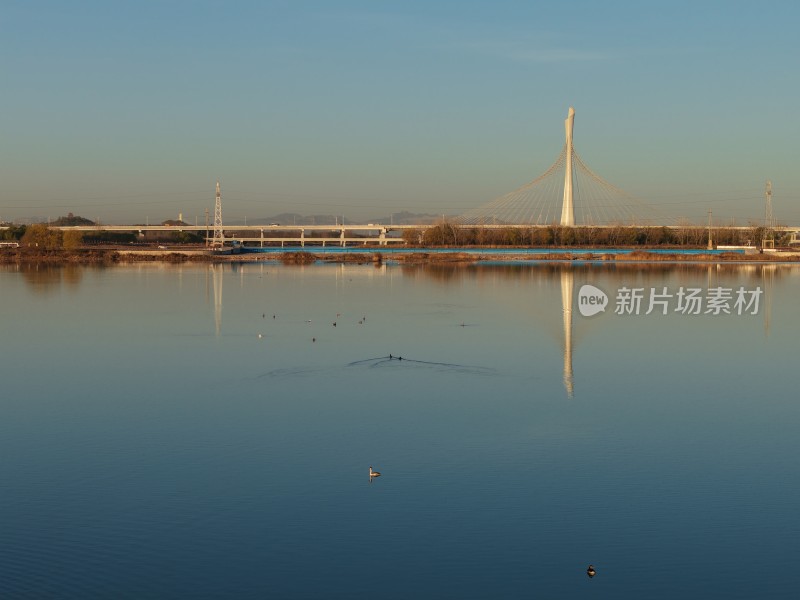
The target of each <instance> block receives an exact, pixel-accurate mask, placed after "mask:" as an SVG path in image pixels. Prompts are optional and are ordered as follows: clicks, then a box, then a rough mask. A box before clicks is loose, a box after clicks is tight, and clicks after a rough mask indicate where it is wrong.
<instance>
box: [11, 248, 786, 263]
mask: <svg viewBox="0 0 800 600" xmlns="http://www.w3.org/2000/svg"><path fill="white" fill-rule="evenodd" d="M498 260H502V261H560V262H563V261H575V260H578V261H612V262H686V261H692V262H800V252H785V251H784V252H775V251H767V252H763V253H758V252H747V253H746V252H743V251H738V252H733V251H719V250H718V251H715V252H713V253H711V252H707V251H705V250H703V249H700V248H695V249H688V248H681V249H677V248H676V249H661V248H659V249H641V248H625V247H620V248H552V249H546V248H542V249H531V248H504V249H497V248H463V249H452V250H451V249H448V248H413V249H412V248H408V249H396V248H393V249H389V250H387V249H383V248H369V249H367V248H364V249H361V248H358V249H355V248H353V249H349V251H348V252H342V251H336V252H333V251H331V250H330V249H320V248H313V249H312V248H305V249H302V250H300V249H293V250H289V249H287V250H285V251H284V250H283V249H281V250H278V249H276V250H275V251H272V252H263V253H262V252H254V253H243V254H234V255H218V254H213V255H212V254H209V253H208V252H206V251H205V250H203V249H198V248H159V249H146V250H131V249H127V248H104V249H88V250H50V251H44V252H37V251H32V250H30V249H24V248H5V249H2V250H0V264H22V263H25V264H29V263H44V264H115V263H129V262H154V261H158V262H170V263H181V262H260V261H280V262H283V263H285V264H308V263H313V262H334V263H358V264H364V263H378V264H380V263H383V262H386V261H391V262H394V263H402V264H421V263H465V262H487V261H498Z"/></svg>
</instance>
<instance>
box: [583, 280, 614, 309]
mask: <svg viewBox="0 0 800 600" xmlns="http://www.w3.org/2000/svg"><path fill="white" fill-rule="evenodd" d="M606 306H608V296H606V293H605V292H604V291H603V290H601V289H600V288H596V287H594V286H593V285H589V284H588V283H587V284H585V285H582V286H581V289H580V291H579V292H578V310H579V311H580V312H581V314H582V315H583V316H584V317H591V316H593V315H596V314H597V313H599V312H605V310H606Z"/></svg>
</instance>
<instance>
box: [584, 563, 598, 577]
mask: <svg viewBox="0 0 800 600" xmlns="http://www.w3.org/2000/svg"><path fill="white" fill-rule="evenodd" d="M586 574H587V575H588V576H589V578H590V579H591V578H592V577H594V576H595V575H597V571H595V570H594V567H593V566H592V565H589V567H588V568H587V569H586Z"/></svg>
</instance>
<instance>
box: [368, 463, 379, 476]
mask: <svg viewBox="0 0 800 600" xmlns="http://www.w3.org/2000/svg"><path fill="white" fill-rule="evenodd" d="M380 476H381V474H380V472H378V471H373V470H372V465H370V467H369V478H370V479H372V478H373V477H380Z"/></svg>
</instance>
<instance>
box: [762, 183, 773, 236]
mask: <svg viewBox="0 0 800 600" xmlns="http://www.w3.org/2000/svg"><path fill="white" fill-rule="evenodd" d="M761 247H762V248H774V247H775V220H774V219H773V217H772V182H771V181H767V186H766V188H765V190H764V240H763V241H762V243H761Z"/></svg>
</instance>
